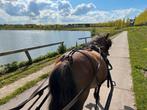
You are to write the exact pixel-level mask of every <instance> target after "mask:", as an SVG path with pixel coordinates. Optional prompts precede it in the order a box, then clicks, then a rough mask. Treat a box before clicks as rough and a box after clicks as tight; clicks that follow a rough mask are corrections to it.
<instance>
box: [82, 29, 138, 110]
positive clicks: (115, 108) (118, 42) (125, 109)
mask: <svg viewBox="0 0 147 110" xmlns="http://www.w3.org/2000/svg"><path fill="white" fill-rule="evenodd" d="M110 55H111V56H110V57H109V59H110V62H111V64H112V65H113V70H112V71H111V74H112V79H113V80H114V81H115V82H116V87H115V89H114V93H113V97H112V102H111V105H110V110H136V108H135V106H134V105H135V102H134V95H133V94H134V93H133V92H132V76H131V66H130V60H129V49H128V39H127V32H126V31H125V32H122V33H121V34H119V35H118V36H117V37H116V38H114V39H113V45H112V48H111V50H110ZM93 91H94V90H93V89H91V91H90V94H89V97H88V99H87V101H86V103H85V108H84V110H94V106H95V100H94V98H93ZM108 92H109V89H108V88H107V86H106V83H104V84H103V86H102V88H101V91H100V103H101V105H102V106H101V107H100V110H101V108H102V107H103V105H104V103H105V102H106V99H107V95H108Z"/></svg>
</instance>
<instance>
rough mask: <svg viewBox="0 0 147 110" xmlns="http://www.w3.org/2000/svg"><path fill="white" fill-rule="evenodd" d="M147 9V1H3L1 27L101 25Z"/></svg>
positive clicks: (0, 15) (1, 5)
mask: <svg viewBox="0 0 147 110" xmlns="http://www.w3.org/2000/svg"><path fill="white" fill-rule="evenodd" d="M146 8H147V0H0V24H69V23H98V22H107V21H112V20H116V19H127V18H134V17H135V16H137V15H139V14H140V13H141V12H142V11H143V10H145V9H146Z"/></svg>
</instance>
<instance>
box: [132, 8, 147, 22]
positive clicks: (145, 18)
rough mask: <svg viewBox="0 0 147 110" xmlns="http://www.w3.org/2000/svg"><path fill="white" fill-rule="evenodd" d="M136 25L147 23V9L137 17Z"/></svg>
mask: <svg viewBox="0 0 147 110" xmlns="http://www.w3.org/2000/svg"><path fill="white" fill-rule="evenodd" d="M135 25H147V9H145V10H144V11H143V12H142V13H140V14H139V15H138V16H137V17H136V18H135Z"/></svg>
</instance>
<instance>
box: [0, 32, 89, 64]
mask: <svg viewBox="0 0 147 110" xmlns="http://www.w3.org/2000/svg"><path fill="white" fill-rule="evenodd" d="M90 36H91V34H90V32H89V31H43V30H1V31H0V53H1V52H5V51H10V50H16V49H22V48H29V47H34V46H39V45H45V44H50V43H56V42H60V41H64V45H66V47H71V46H75V45H76V42H78V44H80V43H84V40H81V41H79V40H78V38H81V37H90ZM57 48H58V46H52V47H46V48H41V49H37V50H31V51H29V53H30V55H31V57H32V58H36V57H38V56H40V55H44V54H46V53H48V52H53V51H56V50H57ZM24 60H27V57H26V55H25V53H24V52H22V53H17V54H12V55H7V56H2V57H0V65H1V64H6V63H11V62H13V61H24Z"/></svg>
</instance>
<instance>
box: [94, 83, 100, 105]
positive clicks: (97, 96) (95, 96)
mask: <svg viewBox="0 0 147 110" xmlns="http://www.w3.org/2000/svg"><path fill="white" fill-rule="evenodd" d="M100 88H101V85H99V86H97V87H96V88H95V91H94V94H93V95H94V98H95V103H96V107H97V104H98V101H99V100H100V96H99V92H100Z"/></svg>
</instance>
